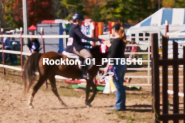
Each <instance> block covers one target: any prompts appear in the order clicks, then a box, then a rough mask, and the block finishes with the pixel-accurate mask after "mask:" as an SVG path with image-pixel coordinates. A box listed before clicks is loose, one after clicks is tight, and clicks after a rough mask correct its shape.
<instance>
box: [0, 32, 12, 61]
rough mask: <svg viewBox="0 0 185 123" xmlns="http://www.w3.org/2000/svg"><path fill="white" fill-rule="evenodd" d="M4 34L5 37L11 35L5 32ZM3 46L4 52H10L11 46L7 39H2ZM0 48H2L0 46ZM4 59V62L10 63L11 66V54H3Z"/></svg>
mask: <svg viewBox="0 0 185 123" xmlns="http://www.w3.org/2000/svg"><path fill="white" fill-rule="evenodd" d="M5 34H6V35H11V34H12V33H11V32H6V33H5ZM3 44H4V47H3V49H5V50H12V45H11V41H10V38H9V37H4V38H3ZM0 48H2V46H1V47H0ZM4 57H5V62H7V61H11V63H12V64H13V60H12V54H9V53H5V54H4Z"/></svg>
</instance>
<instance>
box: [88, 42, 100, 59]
mask: <svg viewBox="0 0 185 123" xmlns="http://www.w3.org/2000/svg"><path fill="white" fill-rule="evenodd" d="M90 52H91V54H92V55H93V56H94V57H95V56H96V55H97V54H100V46H99V45H97V46H94V47H93V48H91V49H90Z"/></svg>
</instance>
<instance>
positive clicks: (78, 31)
mask: <svg viewBox="0 0 185 123" xmlns="http://www.w3.org/2000/svg"><path fill="white" fill-rule="evenodd" d="M75 34H76V35H78V37H80V38H81V39H85V40H88V41H94V42H95V41H98V40H97V39H96V38H89V37H87V36H86V35H84V34H83V33H82V32H81V30H80V28H75Z"/></svg>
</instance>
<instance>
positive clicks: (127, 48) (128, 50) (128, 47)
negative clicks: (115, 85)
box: [125, 41, 132, 52]
mask: <svg viewBox="0 0 185 123" xmlns="http://www.w3.org/2000/svg"><path fill="white" fill-rule="evenodd" d="M127 44H128V45H130V44H131V43H130V41H127ZM131 49H132V47H131V46H127V47H126V48H125V52H130V51H131Z"/></svg>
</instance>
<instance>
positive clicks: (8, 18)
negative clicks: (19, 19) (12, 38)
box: [3, 0, 17, 28]
mask: <svg viewBox="0 0 185 123" xmlns="http://www.w3.org/2000/svg"><path fill="white" fill-rule="evenodd" d="M14 3H15V0H5V9H4V16H3V18H4V21H5V23H6V26H7V27H10V28H16V27H17V24H16V23H15V20H14V18H13V4H14Z"/></svg>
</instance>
